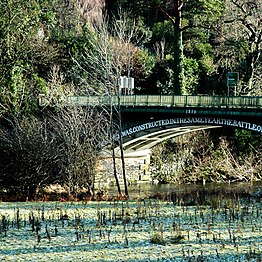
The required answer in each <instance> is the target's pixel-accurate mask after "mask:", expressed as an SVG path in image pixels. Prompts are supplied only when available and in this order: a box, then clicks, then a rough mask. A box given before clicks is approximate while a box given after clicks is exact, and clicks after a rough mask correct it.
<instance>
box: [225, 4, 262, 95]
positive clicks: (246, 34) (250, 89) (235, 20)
mask: <svg viewBox="0 0 262 262" xmlns="http://www.w3.org/2000/svg"><path fill="white" fill-rule="evenodd" d="M226 3H227V15H226V17H225V19H224V26H225V28H226V29H227V31H226V34H225V33H224V34H223V36H224V37H225V38H226V39H227V40H228V41H231V43H232V44H233V46H235V47H236V49H235V50H236V51H235V53H234V54H233V55H234V56H238V55H237V53H236V52H238V53H239V52H241V51H242V57H240V60H239V61H238V62H240V63H241V62H242V61H241V58H242V59H243V58H244V61H245V62H244V65H243V67H244V68H245V71H244V72H243V73H244V77H243V81H244V83H245V86H243V89H242V90H241V92H242V93H245V94H252V93H253V94H257V95H259V93H256V90H258V91H259V89H260V91H261V82H260V81H259V82H258V83H257V86H254V80H255V79H254V77H255V73H256V68H257V69H258V66H259V59H260V54H261V41H262V27H261V10H262V4H261V1H259V0H253V1H248V0H227V1H226ZM232 28H233V29H234V30H232ZM239 47H240V48H239ZM241 49H242V50H241ZM240 54H241V53H240ZM260 70H261V69H260ZM260 72H261V71H260ZM258 74H259V71H258ZM258 77H259V75H258ZM260 94H261V93H260Z"/></svg>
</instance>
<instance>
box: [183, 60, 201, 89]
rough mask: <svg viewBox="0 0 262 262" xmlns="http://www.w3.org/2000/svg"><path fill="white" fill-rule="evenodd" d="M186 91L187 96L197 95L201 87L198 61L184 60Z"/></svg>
mask: <svg viewBox="0 0 262 262" xmlns="http://www.w3.org/2000/svg"><path fill="white" fill-rule="evenodd" d="M184 61H185V90H186V93H187V94H197V93H198V85H199V71H200V70H199V64H198V62H197V60H196V59H193V58H186V57H185V58H184Z"/></svg>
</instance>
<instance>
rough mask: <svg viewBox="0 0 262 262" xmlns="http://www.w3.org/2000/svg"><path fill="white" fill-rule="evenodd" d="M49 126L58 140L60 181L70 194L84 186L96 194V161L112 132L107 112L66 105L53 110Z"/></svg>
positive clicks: (79, 190)
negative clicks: (104, 142)
mask: <svg viewBox="0 0 262 262" xmlns="http://www.w3.org/2000/svg"><path fill="white" fill-rule="evenodd" d="M49 126H50V130H51V132H52V134H53V135H54V137H55V138H56V140H57V142H58V145H57V159H58V166H59V170H60V174H61V177H62V178H63V179H62V181H60V183H63V184H64V185H65V186H66V187H67V189H68V195H69V198H71V197H72V196H76V197H77V196H78V195H79V193H80V192H81V191H82V190H84V189H85V190H87V191H88V193H90V194H91V195H93V193H94V181H95V180H94V179H95V166H96V161H97V159H98V154H99V152H100V151H101V148H102V144H103V141H105V140H107V138H108V133H109V122H108V119H107V118H106V116H105V115H104V112H103V111H101V110H99V109H96V108H92V107H89V108H81V107H64V108H62V109H61V110H59V112H57V113H55V114H52V116H51V118H50V122H49Z"/></svg>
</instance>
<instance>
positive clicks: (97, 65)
mask: <svg viewBox="0 0 262 262" xmlns="http://www.w3.org/2000/svg"><path fill="white" fill-rule="evenodd" d="M93 30H94V32H93V38H90V48H89V49H88V50H86V54H85V56H84V57H83V61H84V63H80V61H75V62H76V63H77V64H78V66H79V67H81V68H82V70H83V71H84V72H85V74H86V78H83V79H82V83H83V84H82V88H80V89H79V90H78V93H79V94H82V95H83V94H85V95H88V94H90V95H100V96H101V99H102V101H103V99H106V100H107V101H110V104H111V106H110V108H107V113H108V117H109V119H110V121H111V126H112V128H114V130H115V131H117V132H116V133H117V135H116V134H113V132H111V141H112V143H111V146H112V154H113V162H114V166H115V160H114V158H115V153H116V152H115V151H114V150H115V149H114V148H115V146H116V141H114V138H115V137H118V145H119V147H120V157H121V162H122V175H123V179H124V186H125V194H126V196H128V188H127V180H126V174H125V162H124V152H123V147H122V137H121V131H122V119H121V107H120V96H121V90H120V87H119V80H120V77H121V76H122V75H123V74H124V73H125V72H127V74H128V76H130V70H131V68H132V59H131V58H132V52H135V50H136V49H135V48H131V47H133V46H134V45H135V44H136V43H137V42H138V41H140V40H141V34H140V37H137V36H138V35H139V34H138V33H139V32H138V29H137V27H136V24H135V22H134V21H130V20H129V19H128V16H127V15H122V14H120V18H119V19H118V20H117V19H114V20H113V22H112V23H110V24H109V23H108V22H107V21H106V20H105V21H104V22H103V23H102V24H100V25H99V26H94V28H93ZM113 116H114V117H113ZM113 119H115V120H117V121H113ZM114 176H115V179H116V183H117V185H118V190H119V193H121V192H120V187H119V182H118V177H117V170H116V166H115V167H114Z"/></svg>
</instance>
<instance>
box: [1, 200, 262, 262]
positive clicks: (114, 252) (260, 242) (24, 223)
mask: <svg viewBox="0 0 262 262" xmlns="http://www.w3.org/2000/svg"><path fill="white" fill-rule="evenodd" d="M0 219H1V220H0V261H261V259H262V257H261V252H262V218H261V203H260V202H259V201H258V200H253V199H251V201H249V203H247V202H246V203H245V202H243V203H241V202H238V201H237V203H233V202H232V201H224V202H219V203H216V204H215V203H213V204H212V205H208V206H183V205H181V203H176V204H174V203H173V202H172V201H163V200H152V199H142V200H141V199H139V200H132V201H131V200H130V201H114V202H85V203H82V202H77V203H75V202H74V203H71V202H70V203H62V202H35V203H0Z"/></svg>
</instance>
